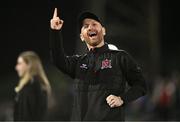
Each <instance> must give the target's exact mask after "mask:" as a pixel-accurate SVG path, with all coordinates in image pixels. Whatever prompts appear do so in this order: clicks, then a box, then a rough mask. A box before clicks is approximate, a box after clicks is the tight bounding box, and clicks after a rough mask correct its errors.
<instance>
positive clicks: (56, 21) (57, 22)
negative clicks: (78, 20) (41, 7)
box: [50, 8, 64, 30]
mask: <svg viewBox="0 0 180 122" xmlns="http://www.w3.org/2000/svg"><path fill="white" fill-rule="evenodd" d="M63 22H64V21H63V20H61V19H60V18H59V17H58V16H57V8H55V9H54V14H53V18H52V19H51V21H50V26H51V29H53V30H61V28H62V26H63Z"/></svg>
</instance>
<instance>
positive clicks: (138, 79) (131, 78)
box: [121, 53, 147, 104]
mask: <svg viewBox="0 0 180 122" xmlns="http://www.w3.org/2000/svg"><path fill="white" fill-rule="evenodd" d="M121 65H122V67H123V73H124V76H125V79H126V81H127V83H128V85H129V86H130V88H129V89H128V90H127V91H126V92H125V93H124V94H123V95H121V98H122V100H123V101H124V103H125V104H126V103H129V102H132V101H133V100H136V99H137V98H139V97H141V96H144V95H145V94H146V92H147V86H146V82H145V79H144V77H143V75H142V70H141V68H140V67H139V66H138V64H137V63H136V62H135V60H134V59H133V58H132V57H131V56H130V55H129V54H128V53H124V55H123V56H122V57H121Z"/></svg>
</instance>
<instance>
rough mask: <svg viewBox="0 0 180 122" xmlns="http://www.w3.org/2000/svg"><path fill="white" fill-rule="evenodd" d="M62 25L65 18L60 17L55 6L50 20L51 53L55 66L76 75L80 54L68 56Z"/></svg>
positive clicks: (72, 75)
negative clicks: (64, 44) (65, 49)
mask: <svg viewBox="0 0 180 122" xmlns="http://www.w3.org/2000/svg"><path fill="white" fill-rule="evenodd" d="M62 27H63V20H61V19H60V18H59V17H58V15H57V8H55V10H54V14H53V18H52V19H51V21H50V28H51V29H50V55H51V58H52V61H53V63H54V65H55V66H57V67H58V68H59V69H60V70H61V71H63V72H64V73H67V74H69V75H70V76H71V77H74V74H75V67H76V63H77V60H78V56H66V54H65V52H64V48H63V40H62V35H61V29H62Z"/></svg>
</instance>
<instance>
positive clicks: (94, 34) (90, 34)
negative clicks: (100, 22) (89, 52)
mask: <svg viewBox="0 0 180 122" xmlns="http://www.w3.org/2000/svg"><path fill="white" fill-rule="evenodd" d="M88 36H89V37H94V36H97V32H95V31H94V32H88Z"/></svg>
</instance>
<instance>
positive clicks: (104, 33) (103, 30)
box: [102, 27, 106, 36]
mask: <svg viewBox="0 0 180 122" xmlns="http://www.w3.org/2000/svg"><path fill="white" fill-rule="evenodd" d="M102 32H103V35H104V36H105V35H106V28H105V27H102Z"/></svg>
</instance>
